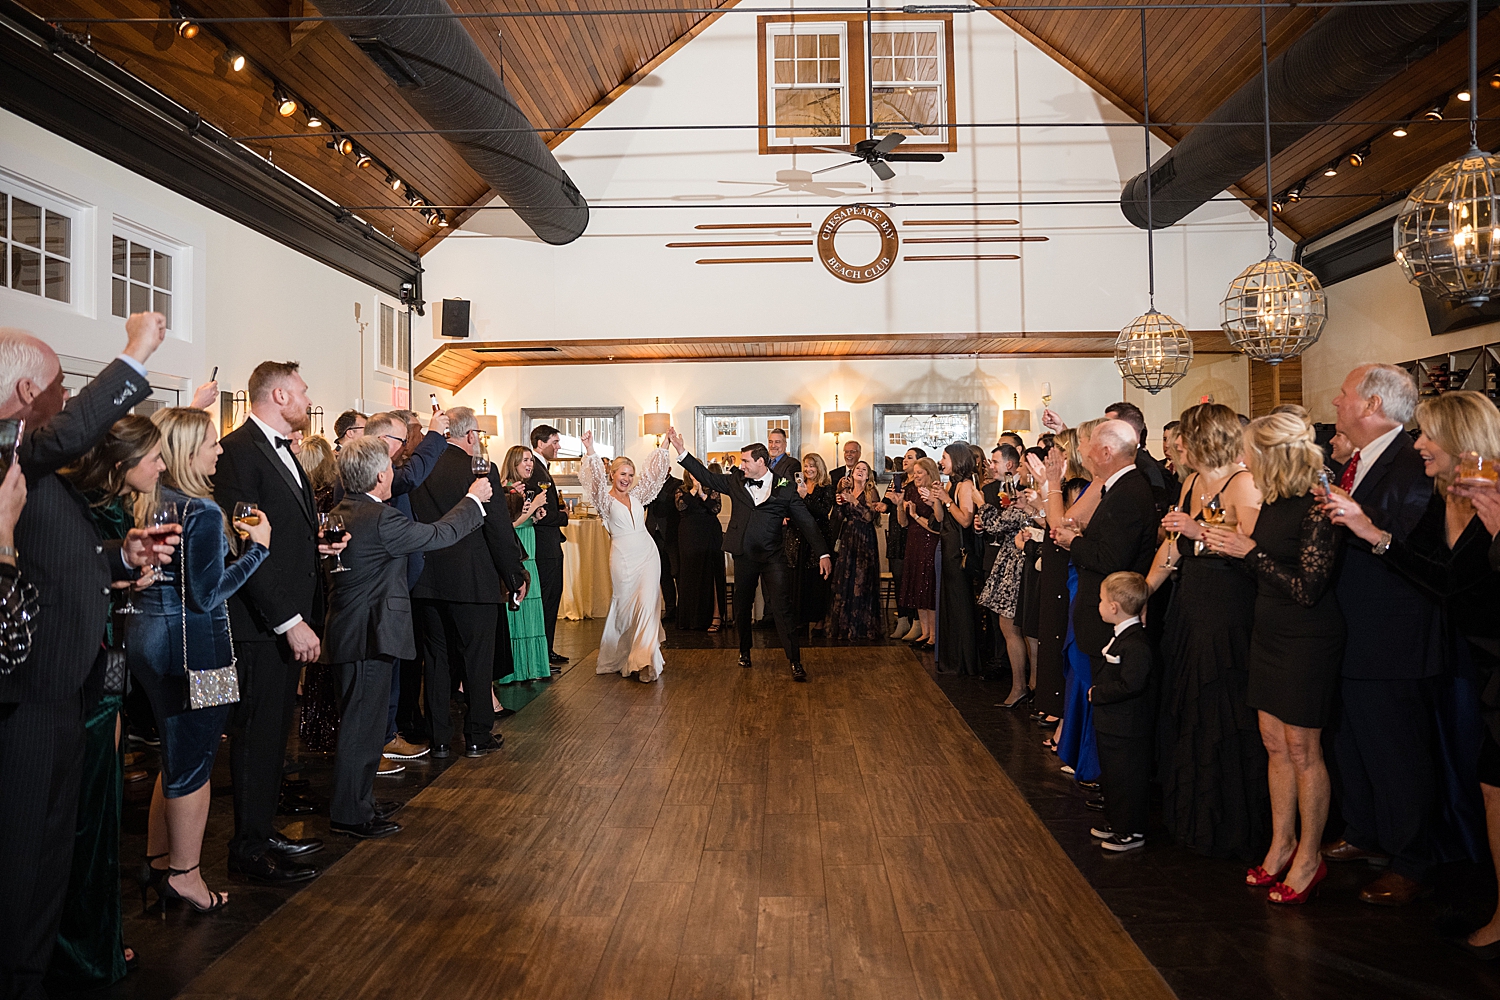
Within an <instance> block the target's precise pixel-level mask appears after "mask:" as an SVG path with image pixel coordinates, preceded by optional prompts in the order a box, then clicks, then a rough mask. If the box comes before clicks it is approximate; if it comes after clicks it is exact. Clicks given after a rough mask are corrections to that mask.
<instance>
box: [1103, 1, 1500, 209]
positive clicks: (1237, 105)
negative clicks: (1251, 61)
mask: <svg viewBox="0 0 1500 1000" xmlns="http://www.w3.org/2000/svg"><path fill="white" fill-rule="evenodd" d="M1494 5H1495V4H1494V2H1493V0H1490V2H1482V3H1481V4H1480V7H1481V9H1486V8H1491V7H1493V6H1494ZM1467 12H1468V5H1467V4H1464V3H1451V4H1447V3H1444V4H1423V5H1415V6H1410V7H1406V6H1402V7H1395V6H1391V7H1364V6H1361V7H1338V8H1335V9H1333V10H1331V11H1330V12H1329V13H1328V14H1326V15H1325V16H1324V17H1323V18H1322V19H1321V20H1319V21H1318V23H1317V24H1315V25H1313V26H1312V27H1311V28H1309V29H1308V30H1307V32H1306V34H1304V35H1303V36H1302V37H1301V38H1298V39H1297V40H1296V41H1295V42H1293V43H1292V44H1291V46H1290V47H1289V48H1288V49H1287V50H1286V51H1285V52H1283V53H1281V55H1279V56H1277V57H1276V58H1275V59H1273V60H1271V64H1270V67H1269V70H1268V72H1269V74H1270V82H1271V122H1272V125H1271V148H1272V150H1274V151H1275V152H1280V151H1281V150H1283V149H1286V148H1287V147H1288V146H1290V145H1291V144H1292V143H1294V142H1296V141H1297V140H1298V139H1301V138H1302V137H1303V136H1305V135H1307V134H1308V133H1310V132H1312V131H1314V130H1315V129H1316V128H1317V127H1318V126H1316V125H1303V124H1287V125H1278V124H1276V122H1278V121H1282V122H1318V121H1328V120H1331V119H1333V118H1336V117H1337V116H1338V115H1339V114H1341V113H1342V112H1343V111H1344V110H1345V109H1346V108H1348V107H1349V106H1350V105H1352V104H1353V103H1354V102H1355V101H1357V100H1359V99H1360V98H1362V97H1365V96H1366V95H1368V94H1370V93H1371V92H1373V91H1374V90H1375V89H1376V88H1377V87H1380V86H1381V85H1382V84H1384V83H1386V82H1387V81H1389V80H1390V79H1391V78H1392V77H1394V76H1396V75H1397V74H1398V73H1400V72H1402V71H1403V70H1405V69H1406V68H1407V67H1409V66H1410V65H1411V64H1412V62H1413V61H1415V58H1416V57H1418V56H1421V55H1425V54H1426V53H1425V52H1421V51H1417V50H1418V49H1419V48H1421V43H1423V42H1424V41H1429V40H1430V36H1433V35H1434V34H1436V33H1437V32H1438V31H1439V30H1440V29H1442V28H1443V27H1444V26H1445V25H1446V24H1448V23H1449V22H1453V21H1454V20H1455V19H1459V20H1462V19H1463V18H1465V16H1466V15H1467ZM1413 100H1415V98H1414V99H1413ZM1264 121H1265V100H1264V97H1263V95H1262V88H1261V78H1260V74H1259V73H1257V74H1255V78H1254V79H1252V80H1250V81H1248V82H1247V83H1246V84H1245V85H1244V86H1243V87H1241V88H1240V89H1239V90H1237V91H1235V92H1234V94H1233V95H1232V96H1231V97H1229V98H1228V99H1227V100H1226V101H1225V102H1224V103H1223V104H1220V105H1219V106H1218V107H1217V108H1215V109H1214V110H1213V111H1212V112H1211V113H1210V114H1209V115H1208V116H1207V118H1206V119H1205V120H1204V122H1203V123H1202V124H1200V125H1197V126H1195V127H1194V128H1193V130H1192V131H1191V132H1189V133H1188V134H1187V135H1186V136H1185V137H1184V138H1183V140H1182V141H1181V142H1179V143H1178V144H1177V145H1176V146H1174V147H1173V148H1172V149H1171V150H1170V151H1169V152H1168V153H1167V154H1166V155H1165V156H1163V157H1162V158H1161V159H1159V160H1157V161H1156V162H1155V163H1154V164H1152V165H1151V172H1150V176H1151V219H1152V223H1153V224H1154V226H1155V228H1157V229H1164V228H1166V227H1167V226H1170V225H1173V224H1174V223H1177V222H1180V221H1182V219H1183V218H1185V217H1186V216H1187V215H1188V214H1189V213H1190V212H1192V211H1193V210H1194V209H1196V208H1198V207H1199V206H1200V205H1203V204H1205V203H1207V202H1208V201H1209V200H1210V199H1212V198H1214V197H1216V196H1217V195H1218V194H1219V193H1220V192H1222V191H1224V190H1225V189H1227V188H1228V187H1229V186H1230V185H1231V184H1234V183H1235V182H1236V181H1238V180H1239V179H1240V178H1242V177H1244V176H1246V175H1247V174H1249V173H1251V172H1252V171H1254V170H1255V169H1256V168H1257V167H1262V166H1264V165H1265V162H1266V137H1265V125H1264V124H1263V122H1264ZM1214 122H1238V123H1242V124H1235V125H1215V124H1213V123H1214ZM1146 176H1147V175H1146V174H1144V173H1141V174H1137V175H1136V176H1134V177H1132V178H1131V179H1130V181H1129V182H1128V183H1127V184H1126V185H1125V190H1124V191H1123V192H1122V193H1121V194H1120V209H1121V211H1123V212H1124V213H1125V218H1127V219H1129V220H1130V221H1131V223H1133V224H1134V225H1136V226H1138V227H1139V228H1141V229H1145V228H1146ZM1294 179H1295V178H1288V181H1291V180H1294Z"/></svg>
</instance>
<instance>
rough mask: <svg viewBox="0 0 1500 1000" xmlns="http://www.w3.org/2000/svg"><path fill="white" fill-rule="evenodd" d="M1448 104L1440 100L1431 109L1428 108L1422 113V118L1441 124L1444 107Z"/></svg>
mask: <svg viewBox="0 0 1500 1000" xmlns="http://www.w3.org/2000/svg"><path fill="white" fill-rule="evenodd" d="M1447 103H1448V102H1447V101H1446V100H1439V101H1437V102H1436V103H1435V104H1433V105H1432V106H1431V107H1430V108H1427V109H1426V110H1425V111H1423V112H1422V117H1423V118H1426V119H1427V120H1428V121H1434V122H1440V121H1442V120H1443V105H1444V104H1447Z"/></svg>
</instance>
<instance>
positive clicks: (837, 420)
mask: <svg viewBox="0 0 1500 1000" xmlns="http://www.w3.org/2000/svg"><path fill="white" fill-rule="evenodd" d="M852 431H853V425H852V423H851V422H850V420H849V411H848V410H841V409H839V397H838V395H837V394H835V395H834V397H833V409H831V410H825V411H823V433H824V434H832V435H833V447H834V449H835V450H837V448H838V446H839V435H840V434H849V433H851V432H852Z"/></svg>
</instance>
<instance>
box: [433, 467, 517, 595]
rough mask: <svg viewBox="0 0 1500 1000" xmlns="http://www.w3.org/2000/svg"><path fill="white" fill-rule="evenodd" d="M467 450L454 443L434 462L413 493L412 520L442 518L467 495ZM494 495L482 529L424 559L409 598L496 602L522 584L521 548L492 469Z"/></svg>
mask: <svg viewBox="0 0 1500 1000" xmlns="http://www.w3.org/2000/svg"><path fill="white" fill-rule="evenodd" d="M472 469H473V466H472V465H471V464H470V458H469V454H468V452H466V451H464V450H463V449H462V448H460V447H458V446H457V445H453V446H452V447H451V448H449V449H448V450H447V451H446V452H444V453H443V455H442V457H441V458H439V459H438V461H437V465H436V466H435V467H434V468H433V470H432V472H431V474H429V475H428V477H427V480H426V481H425V482H423V483H422V485H421V486H418V487H417V488H416V489H414V490H412V491H411V493H410V494H409V496H410V497H411V512H412V516H413V517H415V518H416V519H417V520H418V521H421V522H422V523H424V524H434V523H436V522H438V521H440V520H442V519H443V516H444V515H445V514H447V513H448V512H449V511H450V510H452V509H453V507H454V506H455V505H456V504H457V503H458V502H459V501H460V500H462V499H463V498H464V494H466V493H468V492H469V487H470V486H471V485H472V484H473V482H474V473H473V471H472ZM489 480H490V486H491V487H493V488H494V491H495V497H494V499H493V500H491V501H490V502H489V503H487V504H485V509H486V510H487V511H488V513H487V514H486V515H485V518H484V530H483V531H477V532H475V533H473V534H471V535H467V536H465V537H464V538H462V539H460V540H459V541H458V542H457V543H456V544H454V545H451V546H449V547H448V548H446V549H441V550H439V551H437V552H433V553H431V554H429V555H428V556H427V557H426V565H424V566H423V567H422V576H421V578H420V579H418V580H417V585H416V587H414V588H413V589H412V592H411V596H413V597H416V598H419V599H423V600H439V601H461V602H464V603H468V604H500V603H502V602H503V601H504V600H505V599H506V595H507V594H509V593H512V592H514V591H516V590H518V589H520V587H521V584H522V583H524V582H525V581H526V568H525V567H524V566H522V565H521V546H520V543H519V541H518V540H517V539H516V529H515V528H514V527H512V526H511V523H510V510H509V508H508V507H507V506H506V504H505V500H504V497H505V494H504V492H503V491H502V490H501V489H500V475H499V473H498V472H497V471H496V470H495V468H494V466H491V467H490V474H489Z"/></svg>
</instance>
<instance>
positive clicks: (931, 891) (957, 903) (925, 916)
mask: <svg viewBox="0 0 1500 1000" xmlns="http://www.w3.org/2000/svg"><path fill="white" fill-rule="evenodd" d="M880 847H881V852H882V856H883V857H884V858H885V872H886V877H887V878H888V879H889V880H890V884H891V894H892V895H893V896H894V897H895V900H896V912H897V913H898V914H900V916H901V928H902V930H905V931H911V932H918V931H949V930H951V931H963V930H970V929H972V928H971V927H970V924H969V916H968V913H967V912H965V910H964V906H963V901H962V899H961V898H960V896H959V893H958V885H957V883H956V882H954V880H953V873H952V872H950V871H949V870H948V863H947V862H946V861H945V860H944V859H943V852H942V851H941V850H939V848H938V845H937V841H936V840H935V839H934V838H932V837H882V838H880Z"/></svg>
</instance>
